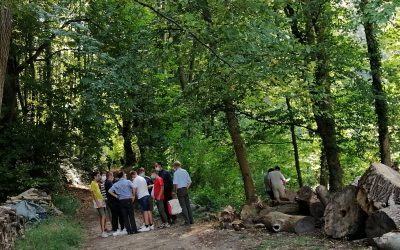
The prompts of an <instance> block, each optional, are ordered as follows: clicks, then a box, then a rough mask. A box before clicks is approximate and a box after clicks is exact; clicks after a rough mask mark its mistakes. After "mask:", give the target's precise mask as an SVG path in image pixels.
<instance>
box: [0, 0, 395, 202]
mask: <svg viewBox="0 0 400 250" xmlns="http://www.w3.org/2000/svg"><path fill="white" fill-rule="evenodd" d="M399 6H400V3H399V1H386V0H352V1H351V0H335V1H325V0H302V1H293V0H267V1H263V0H224V1H216V0H196V1H186V0H173V1H166V0H36V1H28V0H18V1H14V0H2V4H1V15H0V27H1V28H0V107H1V109H0V112H1V113H0V183H1V185H0V200H5V198H6V197H7V196H10V195H15V194H18V193H21V192H22V191H24V190H26V189H28V188H31V187H37V188H40V189H43V190H47V191H54V190H58V189H60V188H62V186H63V184H64V183H65V182H66V179H65V176H64V171H65V168H66V167H67V168H73V169H78V170H79V171H81V173H86V174H88V173H89V172H91V171H92V170H94V169H101V170H107V169H109V168H119V167H123V168H126V169H129V168H132V167H134V168H137V167H144V168H146V169H151V168H152V166H153V163H154V162H156V161H161V162H164V163H165V164H166V165H167V166H170V165H171V163H172V162H173V161H174V160H180V161H181V162H182V163H183V165H184V166H185V168H186V169H187V170H188V171H189V172H190V174H191V176H192V179H193V191H192V192H193V196H194V199H195V200H196V202H197V203H199V204H207V205H208V206H211V207H213V208H220V207H222V206H224V205H227V204H231V205H234V206H239V205H241V204H243V203H245V202H252V201H255V200H256V197H257V196H261V197H263V196H265V190H264V184H263V178H264V174H265V173H266V171H267V170H268V169H269V168H271V167H274V166H276V165H278V166H280V167H281V169H282V172H283V173H284V175H285V176H286V177H289V178H291V179H292V180H291V181H290V182H289V183H288V185H289V186H290V187H292V188H298V187H301V186H303V185H307V186H317V185H318V184H323V185H325V186H328V187H329V189H330V190H331V191H338V190H340V189H341V188H342V187H343V186H344V185H345V184H348V183H351V182H352V181H353V180H354V179H355V178H356V177H357V176H360V175H361V174H362V173H364V171H365V170H366V169H367V168H368V166H369V165H370V164H371V163H372V162H382V163H384V164H386V165H388V166H391V165H392V163H393V162H395V161H396V160H398V159H399V157H400V154H399V152H400V148H399V146H398V142H399V139H400V134H399V133H400V128H399V125H398V124H397V119H398V117H399V115H400V103H399V96H400V88H399V85H400V70H399V68H400V42H399V41H400V32H399V26H400V15H399V13H400V12H399Z"/></svg>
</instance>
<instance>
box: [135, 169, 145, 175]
mask: <svg viewBox="0 0 400 250" xmlns="http://www.w3.org/2000/svg"><path fill="white" fill-rule="evenodd" d="M137 174H138V175H139V176H142V177H144V176H145V174H146V171H145V170H144V168H139V169H138V170H137Z"/></svg>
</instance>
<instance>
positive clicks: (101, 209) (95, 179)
mask: <svg viewBox="0 0 400 250" xmlns="http://www.w3.org/2000/svg"><path fill="white" fill-rule="evenodd" d="M100 178H101V176H100V173H99V172H93V173H92V182H91V183H90V191H91V192H92V197H93V205H94V207H95V208H96V209H97V212H98V213H99V218H100V228H101V237H103V238H106V237H108V234H107V232H106V223H107V219H106V203H105V202H104V199H103V195H102V194H101V191H100V186H99V181H100Z"/></svg>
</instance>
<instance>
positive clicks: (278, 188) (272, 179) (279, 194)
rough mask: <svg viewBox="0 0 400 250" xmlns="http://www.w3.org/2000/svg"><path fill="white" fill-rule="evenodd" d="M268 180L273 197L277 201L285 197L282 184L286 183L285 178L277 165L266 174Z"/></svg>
mask: <svg viewBox="0 0 400 250" xmlns="http://www.w3.org/2000/svg"><path fill="white" fill-rule="evenodd" d="M268 180H269V183H270V187H271V188H272V192H273V193H274V198H275V199H276V200H277V201H278V202H279V201H281V200H282V199H286V195H285V187H284V185H285V184H286V179H285V177H284V176H283V175H282V173H281V169H280V167H279V166H276V167H275V170H274V171H272V172H270V173H269V174H268Z"/></svg>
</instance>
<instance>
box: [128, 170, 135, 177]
mask: <svg viewBox="0 0 400 250" xmlns="http://www.w3.org/2000/svg"><path fill="white" fill-rule="evenodd" d="M136 174H137V173H136V171H131V172H130V173H129V175H130V176H132V175H136Z"/></svg>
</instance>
